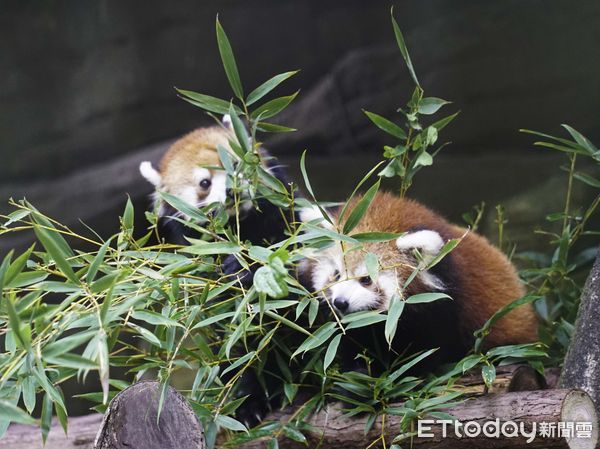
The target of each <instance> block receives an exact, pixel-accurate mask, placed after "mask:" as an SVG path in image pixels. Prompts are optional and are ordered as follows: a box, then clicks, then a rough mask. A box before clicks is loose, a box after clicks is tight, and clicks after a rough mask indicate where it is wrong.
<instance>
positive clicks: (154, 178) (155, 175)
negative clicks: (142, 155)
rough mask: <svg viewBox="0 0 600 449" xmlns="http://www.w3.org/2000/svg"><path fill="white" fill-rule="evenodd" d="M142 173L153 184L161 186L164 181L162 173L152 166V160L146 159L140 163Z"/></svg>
mask: <svg viewBox="0 0 600 449" xmlns="http://www.w3.org/2000/svg"><path fill="white" fill-rule="evenodd" d="M140 173H141V174H142V176H143V177H144V178H146V180H147V181H148V182H150V183H151V184H152V185H153V186H159V185H160V183H161V182H162V177H161V176H160V173H159V172H158V171H157V170H156V169H155V168H154V167H153V166H152V163H151V162H150V161H144V162H142V163H140Z"/></svg>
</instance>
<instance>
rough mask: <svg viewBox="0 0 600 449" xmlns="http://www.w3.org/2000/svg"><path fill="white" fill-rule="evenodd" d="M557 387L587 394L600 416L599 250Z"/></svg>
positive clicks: (584, 291)
mask: <svg viewBox="0 0 600 449" xmlns="http://www.w3.org/2000/svg"><path fill="white" fill-rule="evenodd" d="M559 384H560V386H561V387H562V388H579V389H581V390H583V391H585V392H586V393H588V394H589V395H590V396H591V398H592V400H593V401H594V403H595V404H596V412H598V413H600V249H599V251H598V255H597V256H596V262H595V263H594V266H593V267H592V271H591V272H590V274H589V276H588V279H587V282H586V283H585V286H584V288H583V293H582V295H581V304H580V306H579V311H578V312H577V320H576V321H575V331H574V332H573V336H572V337H571V344H570V345H569V350H568V351H567V355H566V357H565V363H564V366H563V371H562V376H561V378H560V381H559Z"/></svg>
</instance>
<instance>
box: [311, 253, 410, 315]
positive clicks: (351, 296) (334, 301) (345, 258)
mask: <svg viewBox="0 0 600 449" xmlns="http://www.w3.org/2000/svg"><path fill="white" fill-rule="evenodd" d="M361 255H364V253H361V254H358V253H357V254H348V253H346V255H344V253H343V252H342V248H341V245H339V244H336V245H334V246H333V247H331V248H328V249H325V250H322V251H319V253H317V254H316V255H315V257H314V258H312V260H311V261H310V262H307V263H309V264H310V268H309V271H310V274H309V276H310V280H311V283H312V287H313V289H314V292H315V293H318V294H319V295H320V296H321V297H323V298H324V299H325V300H326V301H328V302H329V303H330V304H331V305H332V306H333V307H335V309H336V310H337V311H338V312H340V313H342V314H348V313H352V312H359V311H363V310H385V309H387V307H388V305H389V301H390V300H391V298H392V296H394V295H395V294H397V293H398V292H400V291H401V287H402V285H401V283H400V282H399V277H398V275H397V272H396V270H395V269H393V268H391V269H383V270H381V271H379V273H378V275H377V276H376V277H375V279H373V278H371V277H370V276H369V274H368V272H367V267H366V264H365V263H364V260H361V259H364V258H362V257H360V256H361ZM357 256H358V257H357Z"/></svg>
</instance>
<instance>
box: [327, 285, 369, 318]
mask: <svg viewBox="0 0 600 449" xmlns="http://www.w3.org/2000/svg"><path fill="white" fill-rule="evenodd" d="M329 291H330V296H331V298H330V300H331V302H332V303H333V304H334V305H335V301H336V299H344V300H346V301H347V302H348V307H347V309H346V310H342V312H344V313H352V312H358V311H360V310H368V309H371V308H376V307H377V306H378V304H379V296H378V295H377V294H376V293H375V292H374V291H373V290H370V289H368V288H365V287H363V286H362V285H361V283H360V282H359V281H358V280H357V279H346V280H345V281H340V282H336V283H335V284H333V285H332V286H331V288H330V289H329Z"/></svg>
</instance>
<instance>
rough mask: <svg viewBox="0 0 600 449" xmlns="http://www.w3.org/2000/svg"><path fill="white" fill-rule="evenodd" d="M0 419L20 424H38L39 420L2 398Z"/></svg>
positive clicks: (0, 401)
mask: <svg viewBox="0 0 600 449" xmlns="http://www.w3.org/2000/svg"><path fill="white" fill-rule="evenodd" d="M0 420H2V421H4V420H7V421H12V422H15V423H19V424H36V423H37V421H36V420H35V419H34V418H32V417H31V416H29V414H28V413H27V412H25V411H24V410H21V409H20V408H19V407H17V406H16V405H14V404H12V403H10V402H8V401H5V400H2V399H0Z"/></svg>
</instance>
